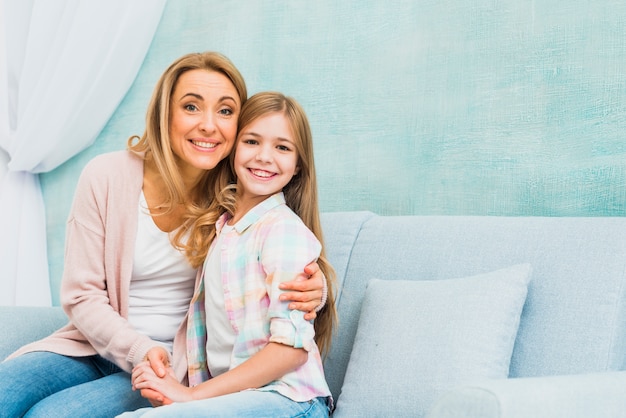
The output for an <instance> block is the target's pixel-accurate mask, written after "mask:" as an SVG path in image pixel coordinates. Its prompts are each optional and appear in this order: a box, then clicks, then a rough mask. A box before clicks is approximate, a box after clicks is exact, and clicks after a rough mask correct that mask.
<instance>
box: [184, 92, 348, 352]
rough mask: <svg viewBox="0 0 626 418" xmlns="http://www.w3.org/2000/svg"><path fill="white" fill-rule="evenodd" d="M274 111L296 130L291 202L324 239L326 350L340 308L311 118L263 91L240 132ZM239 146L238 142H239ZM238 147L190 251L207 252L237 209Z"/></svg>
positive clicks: (318, 334) (322, 326) (321, 339)
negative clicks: (219, 224) (218, 227)
mask: <svg viewBox="0 0 626 418" xmlns="http://www.w3.org/2000/svg"><path fill="white" fill-rule="evenodd" d="M272 113H281V114H283V115H285V117H286V119H287V121H288V123H289V125H290V127H291V129H292V133H293V137H294V138H293V139H294V144H295V147H296V150H297V154H298V167H299V168H300V170H299V172H298V174H297V175H295V176H294V177H293V178H292V179H291V181H290V182H289V183H288V184H287V185H286V186H285V187H284V188H283V193H284V195H285V200H286V202H287V205H288V206H289V207H290V208H291V209H292V210H293V211H294V212H295V213H296V214H297V215H298V216H299V217H300V218H301V219H302V221H303V222H304V224H305V225H306V226H307V227H308V228H309V229H310V230H311V231H312V232H313V234H315V236H316V237H317V239H318V240H319V241H320V243H322V252H321V254H320V256H319V258H318V260H317V264H318V265H319V267H320V270H321V271H322V273H323V274H324V276H325V278H326V284H327V287H328V299H327V302H326V304H325V305H324V307H323V308H322V309H321V310H320V311H319V312H318V313H317V319H316V320H315V341H316V343H317V345H318V347H319V349H320V351H321V352H322V353H323V354H326V353H327V352H328V350H329V348H330V342H331V339H332V336H333V330H334V328H335V326H336V325H337V311H336V308H335V282H336V275H335V271H334V269H333V267H332V266H331V265H330V263H329V262H328V260H327V258H326V253H325V251H324V240H323V236H322V227H321V222H320V216H319V205H318V197H317V180H316V175H315V163H314V158H313V136H312V134H311V128H310V126H309V122H308V119H307V117H306V114H305V113H304V110H303V109H302V107H301V106H300V105H299V104H298V102H297V101H295V100H294V99H293V98H291V97H287V96H285V95H283V94H281V93H276V92H263V93H257V94H255V95H254V96H252V97H250V98H249V99H248V100H247V101H246V104H245V105H244V106H243V107H242V109H241V113H240V115H239V123H238V132H242V130H243V128H245V127H246V126H248V125H249V124H250V123H252V122H254V121H255V120H257V119H258V118H260V117H263V116H266V115H268V114H272ZM235 148H236V146H235ZM233 160H234V149H233V152H231V154H230V164H229V166H228V167H226V166H223V167H221V168H220V171H221V173H220V174H219V175H218V176H217V179H218V180H217V183H216V186H217V187H222V189H221V193H219V194H218V195H217V196H216V199H215V204H214V205H212V206H211V208H210V210H209V211H207V212H205V213H204V214H198V215H199V216H198V217H197V218H196V220H195V224H194V228H193V229H192V231H191V234H192V235H193V236H195V237H196V238H195V240H194V242H195V243H196V244H197V245H199V246H200V247H198V248H196V249H194V250H192V251H188V253H189V252H192V253H195V254H198V255H200V254H202V255H203V256H204V257H205V256H206V254H207V251H208V247H209V245H210V244H211V242H212V241H213V238H214V237H215V222H216V220H217V218H218V217H219V216H220V215H221V214H222V213H224V212H229V213H231V214H234V213H235V209H236V208H235V206H236V186H235V184H234V183H235V182H236V178H235V174H234V169H233V167H232V162H233Z"/></svg>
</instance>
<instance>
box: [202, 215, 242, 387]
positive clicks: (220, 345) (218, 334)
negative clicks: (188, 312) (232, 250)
mask: <svg viewBox="0 0 626 418" xmlns="http://www.w3.org/2000/svg"><path fill="white" fill-rule="evenodd" d="M231 229H233V227H232V226H230V225H224V227H223V228H222V231H221V232H220V234H219V235H218V236H217V237H216V243H215V245H214V246H213V250H212V251H211V252H210V253H209V254H208V258H207V261H206V264H205V270H204V278H203V279H204V308H205V311H206V327H207V343H206V354H207V365H208V367H209V372H210V373H211V376H213V377H215V376H219V375H220V374H222V373H224V372H226V371H228V369H229V366H230V364H231V359H230V357H231V354H232V352H233V345H234V344H235V337H236V335H235V330H234V329H233V327H232V325H231V324H230V320H229V319H228V316H227V315H226V307H225V305H224V287H223V286H222V271H221V268H220V251H226V250H225V249H222V242H221V241H222V237H223V236H224V234H226V233H227V232H228V231H230V230H231Z"/></svg>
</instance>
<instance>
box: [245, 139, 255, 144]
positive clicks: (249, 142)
mask: <svg viewBox="0 0 626 418" xmlns="http://www.w3.org/2000/svg"><path fill="white" fill-rule="evenodd" d="M242 142H243V143H244V144H249V145H255V144H258V141H257V140H256V139H244V140H243V141H242Z"/></svg>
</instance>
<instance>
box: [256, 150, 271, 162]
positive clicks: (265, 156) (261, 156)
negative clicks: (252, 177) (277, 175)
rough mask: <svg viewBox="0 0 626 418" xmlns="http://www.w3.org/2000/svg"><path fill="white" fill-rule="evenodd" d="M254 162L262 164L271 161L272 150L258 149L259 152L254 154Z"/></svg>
mask: <svg viewBox="0 0 626 418" xmlns="http://www.w3.org/2000/svg"><path fill="white" fill-rule="evenodd" d="M256 160H257V161H261V162H264V163H268V162H271V161H272V150H271V149H270V148H269V147H265V146H261V147H259V152H257V154H256Z"/></svg>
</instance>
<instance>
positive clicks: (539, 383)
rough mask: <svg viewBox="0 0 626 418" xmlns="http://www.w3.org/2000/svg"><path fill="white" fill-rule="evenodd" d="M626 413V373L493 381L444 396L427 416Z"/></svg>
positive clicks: (483, 417) (517, 417) (537, 417)
mask: <svg viewBox="0 0 626 418" xmlns="http://www.w3.org/2000/svg"><path fill="white" fill-rule="evenodd" d="M453 417H454V418H457V417H464V418H469V417H477V418H478V417H480V418H495V417H498V418H504V417H506V418H522V417H523V418H527V417H534V418H542V417H545V418H548V417H549V418H559V417H563V418H566V417H567V418H576V417H581V418H583V417H585V418H587V417H626V371H616V372H605V373H594V374H581V375H569V376H547V377H532V378H516V379H503V380H489V381H485V382H481V383H480V384H474V385H469V386H464V387H460V388H457V389H454V390H452V391H450V392H448V393H446V394H445V395H443V396H442V397H441V398H440V399H439V400H438V401H437V402H435V404H434V406H433V408H432V409H431V411H430V413H429V414H428V418H453Z"/></svg>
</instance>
